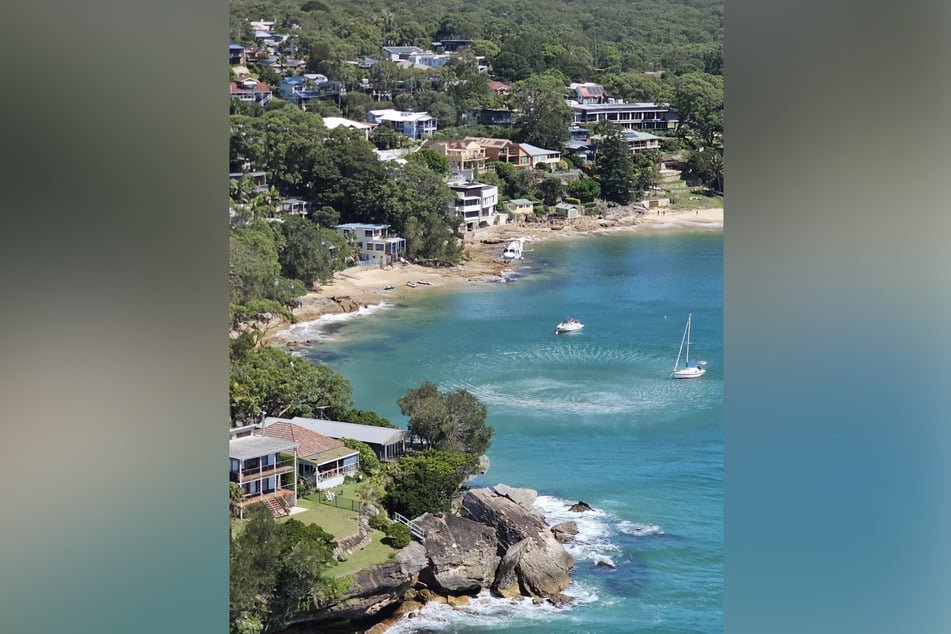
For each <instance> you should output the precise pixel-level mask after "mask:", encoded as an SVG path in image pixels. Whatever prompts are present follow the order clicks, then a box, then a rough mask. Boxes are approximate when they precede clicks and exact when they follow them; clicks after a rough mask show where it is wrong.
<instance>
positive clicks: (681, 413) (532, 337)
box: [306, 231, 723, 633]
mask: <svg viewBox="0 0 951 634" xmlns="http://www.w3.org/2000/svg"><path fill="white" fill-rule="evenodd" d="M527 249H528V252H527V253H526V254H525V260H524V262H522V263H519V264H517V265H515V267H514V269H513V272H512V273H513V276H512V279H510V281H509V282H508V283H504V284H502V283H499V284H488V285H485V286H484V287H481V288H480V289H478V290H475V291H473V292H466V293H457V294H438V293H434V292H431V291H430V290H429V289H424V290H423V291H422V292H421V293H420V295H421V296H422V297H420V298H417V300H416V301H414V302H413V303H412V304H411V305H407V306H400V307H397V308H395V309H392V310H381V311H378V312H376V313H375V314H374V315H372V316H370V317H366V318H358V319H352V320H349V321H345V322H343V323H341V324H337V325H336V326H335V337H334V338H333V339H331V340H330V341H326V342H324V343H321V344H320V345H318V346H316V347H315V348H313V349H311V350H309V351H307V352H306V355H307V356H309V357H310V358H313V359H316V360H320V361H323V362H325V363H327V364H329V365H330V366H331V367H333V368H334V369H335V370H337V371H338V372H341V373H342V374H343V375H344V376H346V377H347V378H348V379H349V380H350V382H351V384H352V385H353V393H354V401H355V406H356V407H358V408H361V409H368V410H373V411H376V412H377V413H379V414H380V415H382V416H385V417H387V418H389V419H390V420H392V421H394V422H396V423H398V424H402V425H405V422H406V419H405V417H403V416H402V415H401V414H400V412H399V408H398V406H397V405H396V399H397V398H398V397H399V396H401V395H402V394H403V393H405V391H406V390H407V389H409V388H411V387H417V386H418V385H419V384H420V383H421V382H422V381H424V380H430V381H432V382H434V383H436V384H437V385H438V386H439V388H440V389H441V390H452V389H457V388H465V389H466V390H469V391H470V392H472V393H473V394H475V395H476V396H477V397H478V398H479V399H480V400H482V401H483V402H484V403H485V404H486V406H487V407H488V411H489V418H488V423H489V424H490V425H492V426H493V427H494V428H495V430H496V434H495V437H494V439H493V442H492V447H491V449H490V450H489V458H490V459H491V468H490V470H489V473H488V474H487V475H486V476H484V477H482V478H480V479H479V480H476V481H475V482H474V483H473V486H480V485H492V484H496V483H498V482H505V483H506V484H509V485H512V486H516V487H528V488H533V489H536V490H537V491H538V492H539V494H540V498H539V502H538V503H537V505H536V506H538V508H539V510H541V511H542V512H543V513H545V514H546V516H547V517H548V518H549V523H552V524H553V523H556V522H560V521H564V520H568V519H574V520H576V521H578V522H579V525H580V527H581V533H580V534H579V536H578V540H577V542H576V543H575V544H573V545H570V546H569V547H568V549H569V552H571V553H572V555H573V556H574V557H575V559H576V560H577V562H578V563H577V567H576V568H575V571H574V572H573V574H572V579H573V581H572V585H571V587H570V588H569V592H568V594H571V595H573V596H575V597H576V599H577V600H576V602H575V605H574V606H573V607H571V608H569V609H562V610H559V609H554V608H551V607H546V606H530V605H513V604H512V603H511V602H509V601H502V600H498V599H491V598H488V597H480V598H479V599H477V600H476V601H474V603H473V605H472V606H471V607H470V608H469V609H468V610H465V611H459V610H456V611H453V610H451V609H449V608H437V609H427V610H426V612H425V614H424V616H423V617H421V618H418V619H413V620H410V621H405V622H404V623H403V624H401V625H399V626H397V629H396V630H393V631H397V632H399V631H402V632H430V631H431V632H450V631H451V632H489V631H493V632H498V631H505V632H513V633H516V632H518V633H520V632H525V633H528V632H532V633H540V632H665V633H668V632H719V631H722V629H723V611H722V603H723V548H722V546H723V521H722V515H723V442H722V438H723V434H722V431H723V430H722V424H723V381H722V377H723V349H722V327H723V321H722V312H723V311H722V308H723V278H722V262H723V241H722V232H720V231H713V232H697V233H676V234H670V233H668V234H659V233H654V234H651V233H643V234H613V235H603V236H593V237H590V238H584V239H577V240H571V241H564V242H548V243H529V244H528V245H527ZM688 313H693V324H692V325H693V328H692V336H691V339H692V342H693V345H692V347H691V358H692V359H696V360H700V359H704V360H706V361H708V363H709V366H708V370H707V374H706V376H704V377H703V378H701V379H698V380H691V381H676V380H672V379H667V376H668V374H669V372H670V370H671V368H672V367H673V364H674V360H675V358H676V356H677V350H678V347H679V345H680V341H681V337H682V335H683V329H684V325H685V323H686V319H687V315H688ZM569 315H570V316H573V317H576V318H578V319H580V320H581V321H582V322H584V324H585V328H584V330H583V331H582V332H580V333H577V334H570V335H558V336H555V335H554V326H555V324H556V323H558V321H560V320H561V319H562V318H563V317H566V316H569ZM578 500H583V501H585V502H587V503H588V504H590V505H591V506H592V507H594V508H595V509H596V512H594V513H586V514H583V515H578V514H573V513H569V512H567V511H566V507H567V505H568V504H570V503H573V502H576V501H578ZM605 564H607V565H605Z"/></svg>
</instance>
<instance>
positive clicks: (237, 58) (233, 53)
mask: <svg viewBox="0 0 951 634" xmlns="http://www.w3.org/2000/svg"><path fill="white" fill-rule="evenodd" d="M228 63H229V64H230V65H231V66H239V65H240V66H244V64H245V58H244V47H243V46H241V45H240V44H235V43H233V42H232V43H231V44H229V45H228Z"/></svg>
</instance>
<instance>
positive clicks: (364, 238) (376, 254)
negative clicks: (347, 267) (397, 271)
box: [337, 222, 406, 266]
mask: <svg viewBox="0 0 951 634" xmlns="http://www.w3.org/2000/svg"><path fill="white" fill-rule="evenodd" d="M389 228H390V225H371V224H362V223H358V222H349V223H347V224H343V225H337V233H339V234H341V235H344V236H352V237H353V240H354V241H355V243H356V244H357V245H358V246H359V248H360V262H361V263H364V264H378V265H379V266H386V265H387V264H395V263H396V262H399V261H400V259H401V258H402V257H403V255H404V254H405V253H406V238H400V237H398V236H390V235H389Z"/></svg>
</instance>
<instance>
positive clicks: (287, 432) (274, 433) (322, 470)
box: [263, 419, 360, 490]
mask: <svg viewBox="0 0 951 634" xmlns="http://www.w3.org/2000/svg"><path fill="white" fill-rule="evenodd" d="M263 434H264V435H265V436H267V437H268V438H276V439H280V440H285V441H288V442H293V443H296V444H297V445H298V447H297V467H298V468H297V473H298V475H300V476H301V477H302V478H305V479H307V480H310V481H311V482H312V483H313V485H314V486H315V487H316V488H317V489H319V490H324V489H330V488H333V487H338V486H341V485H342V484H343V481H344V478H346V477H347V476H348V475H353V474H355V473H356V472H357V471H358V470H359V469H360V452H359V451H358V450H356V449H350V448H348V447H347V446H346V445H344V444H343V442H342V441H341V440H339V439H337V438H331V437H329V436H324V435H323V434H319V433H317V432H315V431H313V430H311V429H307V428H306V427H302V426H300V425H295V424H294V423H292V422H289V421H286V420H273V419H272V420H271V422H270V423H268V424H265V425H264V428H263Z"/></svg>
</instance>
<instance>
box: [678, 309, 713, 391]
mask: <svg viewBox="0 0 951 634" xmlns="http://www.w3.org/2000/svg"><path fill="white" fill-rule="evenodd" d="M692 317H693V313H691V314H689V315H687V326H686V327H685V328H684V337H683V339H681V340H680V352H678V353H677V360H676V361H674V369H673V371H671V373H670V376H672V377H673V378H675V379H699V378H700V377H702V376H703V375H704V374H706V372H707V362H706V361H697V362H696V363H694V364H693V365H690V320H691V318H692ZM685 348H686V352H687V354H686V355H685V356H684V367H682V368H681V367H680V356H681V355H683V354H684V349H685Z"/></svg>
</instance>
